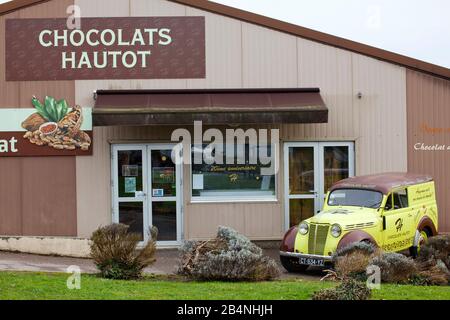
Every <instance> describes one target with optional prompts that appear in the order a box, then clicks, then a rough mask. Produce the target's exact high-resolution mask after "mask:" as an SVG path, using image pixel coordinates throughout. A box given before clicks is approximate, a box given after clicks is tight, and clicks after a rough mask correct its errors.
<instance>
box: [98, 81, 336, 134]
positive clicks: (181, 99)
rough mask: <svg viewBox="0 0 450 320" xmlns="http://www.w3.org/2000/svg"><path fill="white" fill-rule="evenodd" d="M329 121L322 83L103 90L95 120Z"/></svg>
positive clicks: (130, 122) (126, 122) (104, 122)
mask: <svg viewBox="0 0 450 320" xmlns="http://www.w3.org/2000/svg"><path fill="white" fill-rule="evenodd" d="M194 120H201V121H203V123H204V124H228V123H237V124H250V123H252V124H255V123H271V124H274V123H324V122H327V121H328V109H327V108H326V107H325V103H324V102H323V100H322V97H321V96H320V90H319V89H318V88H300V89H293V88H288V89H259V88H258V89H209V90H198V89H193V90H98V91H97V92H96V101H95V106H94V110H93V121H94V125H96V126H105V125H147V124H192V123H193V121H194Z"/></svg>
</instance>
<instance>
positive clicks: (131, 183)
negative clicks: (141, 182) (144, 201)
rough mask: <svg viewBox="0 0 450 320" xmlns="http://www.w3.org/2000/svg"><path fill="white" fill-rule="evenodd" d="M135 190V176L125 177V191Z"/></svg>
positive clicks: (131, 191) (132, 191)
mask: <svg viewBox="0 0 450 320" xmlns="http://www.w3.org/2000/svg"><path fill="white" fill-rule="evenodd" d="M134 192H136V178H135V177H126V178H125V193H134Z"/></svg>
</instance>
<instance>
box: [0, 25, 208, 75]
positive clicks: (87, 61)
mask: <svg viewBox="0 0 450 320" xmlns="http://www.w3.org/2000/svg"><path fill="white" fill-rule="evenodd" d="M80 21H81V24H80V28H79V29H76V28H75V29H74V28H71V27H68V25H70V24H68V21H67V19H65V18H56V19H6V26H5V27H6V60H5V62H6V80H7V81H41V80H83V79H86V80H90V79H178V78H179V79H186V78H205V74H206V70H205V69H206V67H205V60H206V58H205V18H204V17H197V16H193V17H123V18H120V17H119V18H81V19H80Z"/></svg>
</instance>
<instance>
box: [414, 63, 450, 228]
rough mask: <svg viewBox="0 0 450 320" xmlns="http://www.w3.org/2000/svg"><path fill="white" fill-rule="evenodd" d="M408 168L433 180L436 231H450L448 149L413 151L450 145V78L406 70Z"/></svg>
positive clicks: (449, 164) (449, 167) (449, 154)
mask: <svg viewBox="0 0 450 320" xmlns="http://www.w3.org/2000/svg"><path fill="white" fill-rule="evenodd" d="M406 84H407V86H406V88H407V101H408V170H410V171H412V172H419V173H426V174H431V175H432V176H433V177H434V179H435V181H436V191H437V200H438V209H439V224H440V225H439V231H441V232H450V215H449V213H450V162H449V159H450V150H449V149H447V150H444V151H430V150H428V151H425V150H420V149H419V150H416V148H415V146H416V144H417V147H419V148H420V146H421V144H422V143H423V144H424V145H425V146H428V147H430V146H435V145H438V146H445V147H446V148H447V147H449V146H450V138H449V137H450V81H446V80H442V79H438V78H435V77H432V76H429V75H425V74H423V73H419V72H416V71H411V70H408V71H407V73H406Z"/></svg>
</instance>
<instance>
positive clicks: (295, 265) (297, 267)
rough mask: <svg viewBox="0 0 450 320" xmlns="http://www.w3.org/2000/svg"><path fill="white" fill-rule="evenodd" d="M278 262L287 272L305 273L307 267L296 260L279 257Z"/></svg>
mask: <svg viewBox="0 0 450 320" xmlns="http://www.w3.org/2000/svg"><path fill="white" fill-rule="evenodd" d="M280 261H281V264H282V265H283V267H284V268H285V269H286V270H287V271H288V272H294V273H295V272H305V271H306V269H308V266H306V265H303V264H300V263H299V262H298V259H296V258H292V257H286V256H280Z"/></svg>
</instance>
